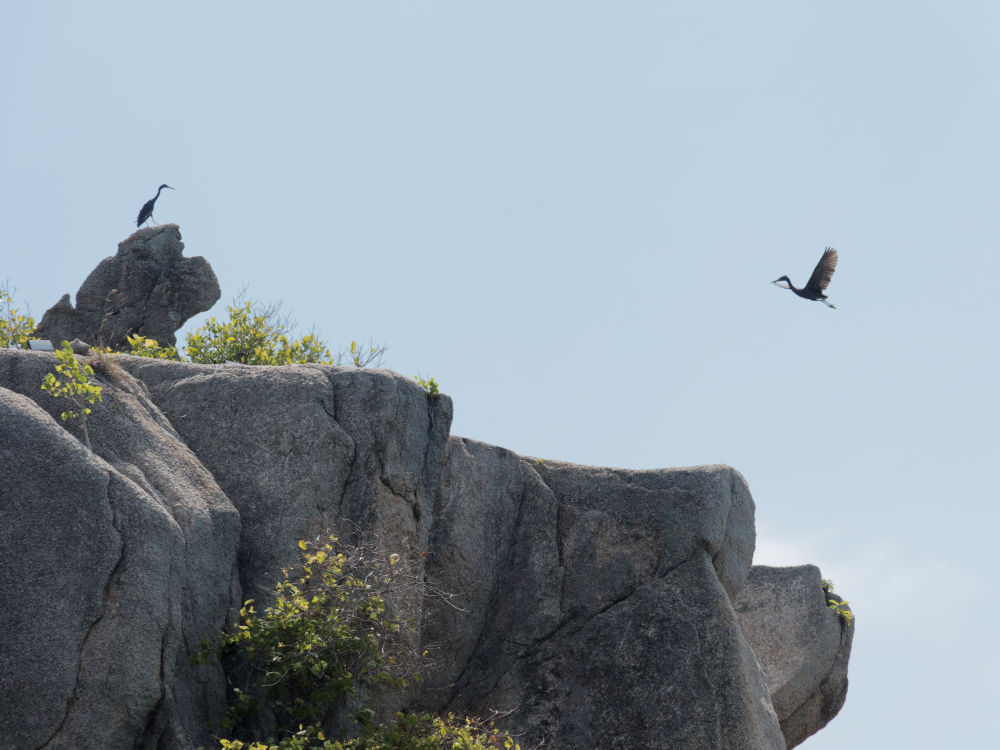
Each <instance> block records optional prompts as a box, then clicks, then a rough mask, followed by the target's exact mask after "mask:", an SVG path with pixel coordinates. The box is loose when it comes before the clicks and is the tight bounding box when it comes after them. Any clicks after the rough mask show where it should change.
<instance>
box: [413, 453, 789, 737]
mask: <svg viewBox="0 0 1000 750" xmlns="http://www.w3.org/2000/svg"><path fill="white" fill-rule="evenodd" d="M448 458H449V460H448V462H447V464H446V469H445V472H446V473H445V475H444V477H443V478H442V483H441V492H440V493H439V498H438V501H439V508H438V511H437V520H438V522H437V524H436V525H435V530H434V535H433V537H432V540H431V550H432V554H431V557H430V560H429V562H428V566H427V575H428V580H430V581H432V582H433V583H434V584H435V585H436V586H437V587H439V588H442V589H444V590H447V591H469V587H468V583H467V580H468V579H467V578H465V577H466V576H468V575H469V574H470V572H471V573H473V574H474V575H477V582H478V585H477V586H476V587H475V588H474V589H473V594H472V596H471V597H470V600H469V602H468V606H467V610H468V611H467V612H465V613H460V612H456V611H455V610H453V609H451V608H449V607H442V606H438V607H436V608H435V609H430V610H429V615H430V616H429V617H428V622H427V624H426V627H425V637H426V638H427V639H428V640H431V641H433V640H438V641H440V642H442V643H447V649H446V650H447V658H446V659H445V664H444V665H443V668H442V669H440V670H439V671H438V672H437V673H436V674H434V675H432V678H431V679H432V684H431V685H429V686H428V692H427V694H426V699H427V703H426V706H427V707H428V708H440V707H441V703H440V701H441V698H440V697H438V696H441V697H444V698H445V704H444V705H445V706H446V707H447V708H448V709H450V710H456V711H473V712H476V713H481V714H485V713H488V711H489V710H490V709H495V710H499V711H503V712H507V711H510V712H511V713H510V714H509V716H508V717H507V719H506V721H507V722H508V723H509V725H510V726H511V727H517V728H518V731H523V732H525V740H526V741H527V742H528V744H531V743H532V742H536V743H540V742H543V741H544V742H545V743H546V744H553V745H555V746H557V747H566V748H589V747H602V748H615V747H621V748H626V747H628V748H633V747H672V748H709V747H718V748H772V747H773V748H780V747H783V745H784V743H783V741H782V739H781V736H780V732H779V729H778V726H777V721H776V717H775V716H774V713H773V711H771V710H770V702H769V700H768V693H767V688H766V686H765V683H764V678H763V675H762V674H761V672H760V669H759V667H758V665H757V662H756V659H755V658H754V655H753V652H752V651H751V650H750V648H749V646H748V645H747V643H746V641H745V640H744V639H743V637H742V635H741V633H740V629H739V625H738V622H737V618H736V614H735V612H734V611H733V607H732V604H731V603H730V599H729V594H728V593H727V589H729V590H731V591H732V592H735V591H737V590H738V589H739V587H740V585H741V584H742V582H743V580H744V579H745V578H746V575H747V571H748V570H749V568H750V561H751V557H752V555H753V547H754V531H753V522H752V518H753V501H752V500H751V498H750V494H749V492H748V491H747V489H746V485H745V483H744V482H743V479H742V478H741V477H740V476H739V475H738V474H737V473H736V472H735V471H733V470H732V469H730V468H728V467H702V468H696V469H683V470H674V471H670V470H663V471H624V470H616V469H598V468H593V467H586V466H575V465H572V464H565V463H558V462H547V461H544V462H543V461H538V460H532V459H526V458H520V457H518V456H515V455H514V454H512V453H510V452H508V451H504V450H502V449H499V448H495V447H493V446H487V445H482V444H480V443H475V442H473V441H468V440H461V439H458V438H453V439H452V441H451V443H450V445H449V457H448ZM483 513H486V514H487V515H486V516H485V517H484V516H483V515H482V514H483ZM430 604H432V605H433V602H431V603H430ZM693 716H698V717H699V719H698V720H697V721H692V717H693Z"/></svg>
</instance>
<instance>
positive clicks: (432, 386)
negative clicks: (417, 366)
mask: <svg viewBox="0 0 1000 750" xmlns="http://www.w3.org/2000/svg"><path fill="white" fill-rule="evenodd" d="M413 379H414V380H416V381H417V383H419V384H420V387H421V388H423V389H424V393H426V394H427V398H431V397H433V396H440V395H441V389H440V388H439V387H438V384H437V382H435V380H434V378H427V379H426V380H424V379H423V378H422V377H420V375H414V376H413Z"/></svg>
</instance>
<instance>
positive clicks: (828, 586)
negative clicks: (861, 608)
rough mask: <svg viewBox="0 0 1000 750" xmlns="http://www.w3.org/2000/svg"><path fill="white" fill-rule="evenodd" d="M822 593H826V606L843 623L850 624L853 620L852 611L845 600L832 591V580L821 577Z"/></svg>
mask: <svg viewBox="0 0 1000 750" xmlns="http://www.w3.org/2000/svg"><path fill="white" fill-rule="evenodd" d="M823 593H824V594H826V606H828V607H829V608H830V609H832V610H833V611H834V612H836V613H837V614H838V615H840V617H841V619H842V620H843V621H844V623H845V624H847V625H850V624H851V623H852V622H854V613H853V612H851V608H850V606H849V605H848V604H847V600H846V599H841V598H840V597H839V596H837V595H836V594H834V593H833V581H828V580H827V579H826V578H824V579H823Z"/></svg>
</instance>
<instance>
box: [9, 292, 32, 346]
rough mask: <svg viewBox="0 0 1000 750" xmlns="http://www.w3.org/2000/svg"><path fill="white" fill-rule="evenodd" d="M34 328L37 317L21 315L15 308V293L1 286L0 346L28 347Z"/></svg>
mask: <svg viewBox="0 0 1000 750" xmlns="http://www.w3.org/2000/svg"><path fill="white" fill-rule="evenodd" d="M34 329H35V319H34V318H32V317H31V316H30V315H21V314H20V313H19V312H18V311H17V309H16V308H14V295H13V294H11V292H10V291H9V290H8V289H7V287H5V286H4V287H0V348H6V347H9V346H13V347H15V348H17V349H27V348H28V339H29V338H31V335H30V334H31V332H32V331H33V330H34Z"/></svg>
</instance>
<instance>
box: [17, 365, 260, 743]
mask: <svg viewBox="0 0 1000 750" xmlns="http://www.w3.org/2000/svg"><path fill="white" fill-rule="evenodd" d="M53 366H54V358H53V356H52V355H51V354H45V353H41V352H22V351H3V352H0V384H2V387H0V508H3V513H2V514H0V556H2V560H3V564H2V565H0V592H2V594H0V597H2V604H0V706H2V708H0V714H2V719H0V747H4V748H41V747H45V748H81V747H101V748H131V747H171V748H193V747H195V746H196V745H197V744H199V743H203V742H205V741H207V740H208V739H209V738H210V735H209V734H208V722H209V720H210V718H212V717H217V716H219V715H220V712H221V711H223V710H224V706H225V701H226V687H225V680H224V676H223V674H222V671H221V669H220V668H218V667H215V668H212V667H209V668H208V669H204V668H202V669H200V670H198V671H197V672H195V671H193V670H192V668H191V666H190V665H189V658H190V655H191V652H192V650H193V649H194V648H195V647H196V646H197V645H198V644H199V643H200V642H201V641H202V640H203V639H205V638H212V637H214V636H215V634H216V633H217V632H218V630H219V628H220V627H222V626H223V625H224V624H225V623H226V621H227V619H228V618H229V617H230V616H231V614H232V612H233V608H234V605H237V603H238V602H239V597H238V595H239V586H238V581H237V577H236V547H237V544H238V541H239V533H240V519H239V515H238V514H237V512H236V509H235V508H233V506H232V504H231V503H230V502H229V500H228V499H227V498H226V496H225V494H224V493H223V492H222V490H220V489H219V487H218V485H217V484H216V482H215V480H214V479H213V478H212V476H211V474H209V473H208V471H206V470H205V468H204V467H203V466H202V464H201V462H200V461H199V460H198V459H197V458H196V457H195V455H194V454H193V453H192V452H191V451H190V450H189V449H188V448H187V446H186V445H184V443H183V442H182V441H181V440H180V439H179V438H178V436H177V433H176V432H175V431H174V430H173V428H172V427H171V426H170V423H169V422H167V420H166V419H164V417H163V416H162V414H161V413H160V412H159V410H158V409H157V408H156V407H155V406H154V405H153V404H152V403H151V402H150V401H149V399H148V397H147V396H146V393H145V389H144V388H143V386H142V385H141V384H140V383H138V382H137V381H135V380H134V379H133V378H132V377H131V376H129V375H128V373H126V372H124V371H123V370H121V369H120V368H118V367H117V366H115V365H111V366H110V367H105V368H101V367H100V365H99V366H98V367H99V368H100V369H102V370H103V371H104V373H105V374H104V375H103V376H102V377H101V380H102V384H103V385H104V393H103V398H104V400H103V403H102V404H100V405H99V407H98V408H96V409H95V410H94V412H93V414H92V415H91V417H90V419H89V422H88V426H89V431H90V435H91V438H92V441H93V444H94V448H95V452H93V453H91V452H90V451H88V450H87V449H86V448H84V447H83V445H82V444H81V443H80V442H79V440H78V436H77V435H76V434H75V431H76V428H74V427H70V428H69V429H71V430H73V431H74V434H71V433H70V432H68V431H67V428H66V427H64V426H63V424H64V423H63V422H62V421H61V420H60V419H59V413H60V411H61V410H62V409H63V408H65V403H64V402H62V401H61V400H57V399H53V398H51V397H50V396H49V395H48V394H46V393H44V392H43V391H41V390H40V388H39V385H40V383H41V382H42V378H43V377H44V375H45V373H46V372H48V371H50V370H52V369H53Z"/></svg>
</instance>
